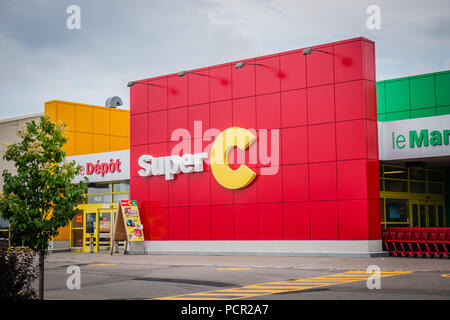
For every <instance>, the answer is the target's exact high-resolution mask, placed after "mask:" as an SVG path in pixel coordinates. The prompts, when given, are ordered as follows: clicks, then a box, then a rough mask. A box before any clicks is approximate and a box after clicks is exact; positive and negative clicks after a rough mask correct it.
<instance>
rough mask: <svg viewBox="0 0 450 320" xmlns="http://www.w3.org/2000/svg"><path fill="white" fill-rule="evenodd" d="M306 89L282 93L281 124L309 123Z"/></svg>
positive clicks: (285, 125) (299, 124)
mask: <svg viewBox="0 0 450 320" xmlns="http://www.w3.org/2000/svg"><path fill="white" fill-rule="evenodd" d="M307 112H308V111H307V103H306V89H300V90H293V91H286V92H282V93H281V126H282V127H283V128H286V127H296V126H304V125H306V124H307V123H308V113H307Z"/></svg>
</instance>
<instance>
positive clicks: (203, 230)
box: [189, 206, 211, 240]
mask: <svg viewBox="0 0 450 320" xmlns="http://www.w3.org/2000/svg"><path fill="white" fill-rule="evenodd" d="M189 227H190V232H189V233H190V235H191V238H190V239H191V240H211V208H210V207H209V206H197V207H192V206H191V207H189Z"/></svg>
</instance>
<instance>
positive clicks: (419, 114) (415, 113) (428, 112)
mask: <svg viewBox="0 0 450 320" xmlns="http://www.w3.org/2000/svg"><path fill="white" fill-rule="evenodd" d="M435 115H436V108H427V109H418V110H411V118H412V119H414V118H424V117H433V116H435Z"/></svg>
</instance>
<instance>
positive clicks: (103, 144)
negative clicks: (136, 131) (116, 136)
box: [93, 134, 111, 153]
mask: <svg viewBox="0 0 450 320" xmlns="http://www.w3.org/2000/svg"><path fill="white" fill-rule="evenodd" d="M109 139H110V136H109V135H99V134H94V151H93V153H99V152H109V151H111V146H110V141H109Z"/></svg>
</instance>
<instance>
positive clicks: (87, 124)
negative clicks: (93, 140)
mask: <svg viewBox="0 0 450 320" xmlns="http://www.w3.org/2000/svg"><path fill="white" fill-rule="evenodd" d="M92 109H93V108H92V107H87V106H82V105H77V106H76V111H75V113H76V125H77V127H76V131H78V132H88V133H92V131H93V125H92V123H93V119H94V115H93V110H92Z"/></svg>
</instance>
